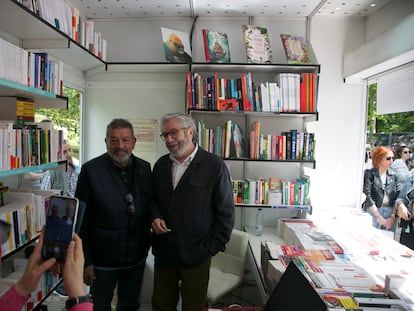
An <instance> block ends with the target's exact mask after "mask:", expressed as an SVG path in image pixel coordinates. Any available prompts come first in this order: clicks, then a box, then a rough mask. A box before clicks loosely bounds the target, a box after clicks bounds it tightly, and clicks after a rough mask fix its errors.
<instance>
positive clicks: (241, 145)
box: [232, 123, 246, 158]
mask: <svg viewBox="0 0 414 311" xmlns="http://www.w3.org/2000/svg"><path fill="white" fill-rule="evenodd" d="M232 134H233V135H232V137H233V143H234V149H235V156H236V158H244V157H246V153H245V149H246V147H245V141H244V136H243V132H242V129H241V128H240V125H238V124H237V123H233V124H232Z"/></svg>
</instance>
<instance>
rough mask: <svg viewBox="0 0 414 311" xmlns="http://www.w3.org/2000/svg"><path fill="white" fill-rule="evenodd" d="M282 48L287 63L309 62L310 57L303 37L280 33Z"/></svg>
mask: <svg viewBox="0 0 414 311" xmlns="http://www.w3.org/2000/svg"><path fill="white" fill-rule="evenodd" d="M280 38H281V39H282V44H283V48H284V49H285V53H286V58H287V61H288V63H289V64H310V63H311V59H310V57H309V52H308V49H307V47H306V44H305V39H304V38H303V37H300V36H292V35H287V34H281V35H280Z"/></svg>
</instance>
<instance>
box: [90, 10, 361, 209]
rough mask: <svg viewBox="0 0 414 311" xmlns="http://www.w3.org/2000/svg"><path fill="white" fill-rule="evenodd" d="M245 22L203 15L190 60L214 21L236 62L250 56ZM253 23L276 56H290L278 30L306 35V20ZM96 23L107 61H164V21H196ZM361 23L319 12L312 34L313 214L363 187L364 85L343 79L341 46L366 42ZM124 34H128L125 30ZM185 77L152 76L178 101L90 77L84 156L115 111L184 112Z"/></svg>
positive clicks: (348, 199) (93, 151) (97, 146)
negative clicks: (316, 77) (316, 84)
mask: <svg viewBox="0 0 414 311" xmlns="http://www.w3.org/2000/svg"><path fill="white" fill-rule="evenodd" d="M243 23H248V20H247V18H245V19H243V18H233V19H229V18H227V19H219V18H213V19H206V18H200V19H199V20H198V21H197V23H196V25H195V27H194V35H193V59H194V60H195V61H200V62H204V61H205V58H204V57H205V56H204V48H203V41H202V36H201V30H202V29H203V28H209V29H214V30H219V31H224V32H226V33H227V34H228V36H229V45H230V54H231V59H232V62H246V54H245V48H244V45H243V37H242V30H241V25H242V24H243ZM254 23H255V24H256V25H258V26H262V27H266V28H268V31H269V35H270V43H271V46H272V52H273V58H274V62H275V63H286V60H285V54H284V50H283V47H282V44H281V40H280V34H281V33H288V34H295V35H302V36H305V34H306V20H305V19H290V20H287V19H283V20H271V19H264V18H262V19H259V18H255V20H254ZM96 27H97V28H98V29H99V30H100V31H102V33H103V34H104V36H105V38H106V39H107V41H108V60H109V61H127V60H128V61H132V60H135V61H146V62H149V61H152V62H163V61H164V51H163V49H162V44H161V32H160V27H167V28H173V29H177V30H180V31H187V32H189V30H190V29H191V21H188V20H167V21H163V20H150V21H138V20H137V21H117V22H111V21H99V22H96ZM362 30H363V20H362V19H357V20H355V19H352V20H339V21H338V20H333V19H320V20H314V22H313V23H312V27H311V40H312V44H313V49H314V50H315V53H316V55H317V57H318V61H319V63H320V64H321V71H322V73H321V77H320V89H319V103H318V105H319V115H320V118H319V119H320V121H319V122H316V123H315V124H314V125H313V126H311V127H310V128H309V129H308V130H309V131H314V132H316V134H317V135H316V137H317V147H316V159H317V164H316V169H315V170H314V171H311V172H310V174H312V186H311V188H312V189H313V190H312V192H313V193H312V200H313V205H314V211H315V213H317V211H321V210H323V209H332V208H334V207H340V206H344V205H346V206H348V205H355V200H356V199H355V196H356V195H355V192H356V191H355V189H356V186H357V185H358V186H360V185H359V178H360V177H359V173H360V171H361V168H362V160H363V157H362V156H363V152H361V150H363V149H362V148H363V144H364V143H363V142H362V141H361V139H360V136H361V135H360V133H361V131H362V132H363V129H362V128H361V124H363V123H364V122H363V121H362V119H361V116H362V115H363V114H364V112H363V111H362V109H361V102H362V94H363V92H362V91H361V89H362V87H361V86H360V85H345V84H344V83H343V80H342V78H341V77H342V59H343V51H344V46H345V45H346V44H347V45H350V46H358V45H359V44H361V42H362V41H363V31H362ZM120 33H122V34H123V35H122V36H120V35H119V34H120ZM144 43H145V44H144ZM149 51H151V52H149ZM104 76H105V75H102V76H96V77H93V79H94V80H99V79H107V77H106V78H104ZM154 77H155V76H154ZM160 77H161V76H160ZM160 77H159V78H160ZM149 79H150V80H151V78H149ZM156 79H157V77H155V80H156ZM121 80H125V79H121ZM128 80H129V79H128ZM184 82H185V80H184V78H183V79H182V81H181V83H179V82H177V81H166V83H164V84H159V83H158V84H155V83H154V89H153V90H152V91H151V92H153V93H154V94H155V93H157V95H160V96H161V94H162V93H164V92H167V89H168V90H169V91H168V92H167V93H169V94H170V95H169V97H170V98H171V99H172V100H173V101H174V105H170V102H169V101H167V100H165V101H162V103H159V104H158V105H153V104H151V102H153V101H152V100H151V99H148V100H147V99H145V96H146V95H143V94H146V93H145V92H144V93H143V90H142V86H140V83H139V82H138V83H137V84H134V82H132V81H130V82H129V83H130V85H131V89H130V90H128V92H125V90H124V89H122V90H119V89H118V86H119V84H118V82H116V83H114V84H111V83H109V82H107V83H97V82H96V81H95V82H94V81H91V78H88V82H87V93H86V102H87V104H86V111H85V112H86V120H85V132H86V135H85V139H86V141H87V142H88V144H87V146H85V148H86V154H85V158H86V159H88V158H92V157H94V156H96V155H97V154H100V153H102V152H103V151H104V144H103V138H104V133H105V131H104V129H105V126H106V124H107V123H108V122H109V120H110V119H111V118H113V117H132V116H134V117H139V116H142V117H152V118H153V117H157V118H160V117H161V116H162V115H163V114H164V113H166V112H170V111H171V110H173V111H174V109H175V110H178V109H181V110H180V111H183V110H184V108H185V104H184V103H185V102H184V100H185V98H184ZM172 83H173V84H172ZM146 85H147V84H146ZM173 85H174V87H177V88H178V92H176V94H175V95H174V96H175V97H173V95H171V91H172V90H171V89H170V88H171V87H172V86H173ZM181 90H182V92H181ZM148 101H149V102H148ZM180 103H181V104H180ZM163 152H164V150H163ZM276 175H277V172H275V176H276Z"/></svg>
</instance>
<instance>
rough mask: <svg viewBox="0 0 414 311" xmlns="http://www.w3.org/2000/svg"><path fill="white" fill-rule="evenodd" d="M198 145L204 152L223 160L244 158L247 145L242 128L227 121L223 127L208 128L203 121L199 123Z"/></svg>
mask: <svg viewBox="0 0 414 311" xmlns="http://www.w3.org/2000/svg"><path fill="white" fill-rule="evenodd" d="M197 130H198V133H199V134H198V144H199V146H200V147H201V148H203V149H204V150H206V151H208V152H211V153H214V154H216V155H218V156H220V157H222V158H230V157H235V158H244V157H245V156H246V155H245V143H244V137H243V133H242V129H241V128H240V126H239V125H238V124H236V123H234V122H232V121H231V120H227V121H226V123H225V125H224V126H223V127H220V126H217V127H215V128H206V126H205V123H204V121H203V120H200V121H198V122H197Z"/></svg>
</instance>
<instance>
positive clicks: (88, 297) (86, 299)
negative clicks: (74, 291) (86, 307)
mask: <svg viewBox="0 0 414 311" xmlns="http://www.w3.org/2000/svg"><path fill="white" fill-rule="evenodd" d="M82 302H92V296H91V295H86V296H78V297H71V298H69V299H68V300H66V310H70V309H71V308H73V307H74V306H76V305H77V304H79V303H82Z"/></svg>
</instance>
